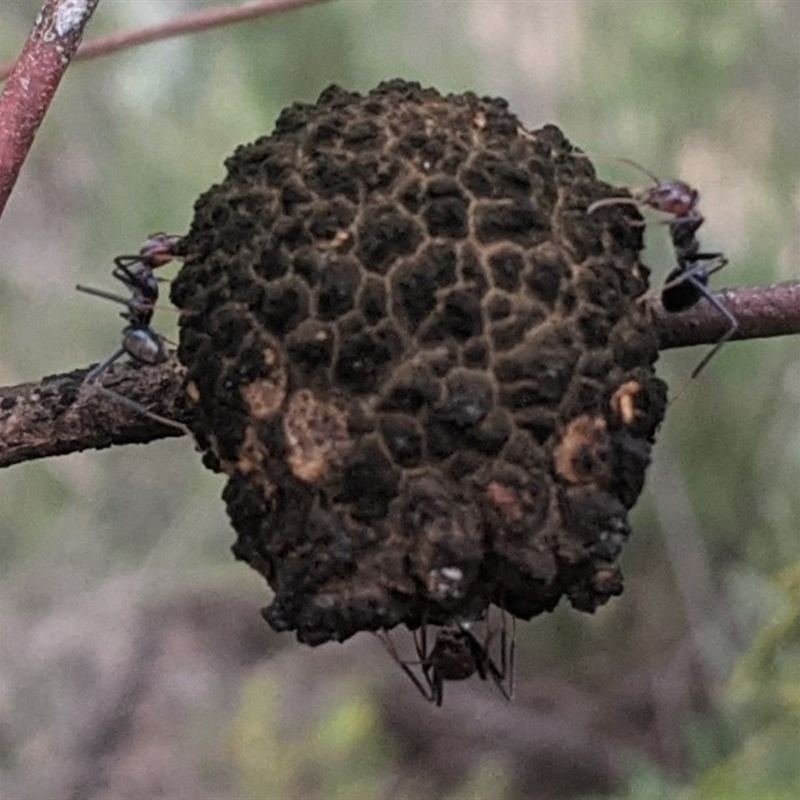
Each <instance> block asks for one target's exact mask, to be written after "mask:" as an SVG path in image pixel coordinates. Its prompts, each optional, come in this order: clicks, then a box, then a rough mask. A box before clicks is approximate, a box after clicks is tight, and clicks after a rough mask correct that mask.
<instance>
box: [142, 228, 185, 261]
mask: <svg viewBox="0 0 800 800" xmlns="http://www.w3.org/2000/svg"><path fill="white" fill-rule="evenodd" d="M181 238H182V237H181V236H172V235H170V234H168V233H154V234H152V236H150V238H149V239H148V240H147V241H146V242H145V243H144V244H143V245H142V247H141V249H140V250H139V257H140V258H141V261H142V262H143V263H145V264H147V265H148V266H149V267H151V268H152V269H156V268H157V267H163V266H164V264H169V262H170V261H172V260H174V258H175V248H176V247H177V245H178V243H179V242H180V241H181Z"/></svg>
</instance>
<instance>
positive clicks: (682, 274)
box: [661, 253, 728, 292]
mask: <svg viewBox="0 0 800 800" xmlns="http://www.w3.org/2000/svg"><path fill="white" fill-rule="evenodd" d="M715 259H716V261H717V263H716V264H713V265H712V266H710V267H705V266H703V265H702V264H696V265H695V266H693V267H690V268H689V269H687V270H680V269H676V270H675V272H677V275H675V277H674V278H672V280H669V281H667V282H666V283H665V284H664V285H663V286H662V287H661V291H662V292H664V291H666V290H667V289H674V288H675V287H676V286H680V284H682V283H685V282H686V281H688V280H689V278H690V277H694V278H695V281H699V282H700V283H703V285H705V281H707V280H708V279H709V278H710V277H711V276H712V275H713V274H714V273H715V272H719V271H720V270H721V269H722V268H723V267H726V266H727V265H728V259H727V258H725V256H724V255H722V253H695V254H694V255H693V256H692V257H691V260H692V261H713V260H715ZM691 283H692V286H694V285H695V282H694V281H691Z"/></svg>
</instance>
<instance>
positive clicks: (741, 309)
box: [0, 281, 800, 467]
mask: <svg viewBox="0 0 800 800" xmlns="http://www.w3.org/2000/svg"><path fill="white" fill-rule="evenodd" d="M718 297H719V298H720V299H721V300H722V301H723V302H724V303H725V304H726V305H727V306H728V308H730V309H731V311H732V312H733V313H734V315H735V316H736V318H737V319H738V321H739V330H738V331H737V332H736V334H735V336H734V337H733V339H739V340H742V339H762V338H768V337H773V336H790V335H797V334H800V281H794V282H787V283H779V284H775V285H773V286H767V287H745V288H741V289H726V290H723V291H722V292H719V293H718ZM649 306H650V308H651V310H652V314H653V319H654V321H655V324H656V328H657V330H658V336H659V342H660V347H661V349H662V350H667V349H672V348H677V347H690V346H693V345H699V344H714V343H715V342H716V341H717V340H718V339H719V337H720V336H721V335H722V333H724V331H725V329H726V323H725V320H724V319H723V318H722V317H721V316H720V314H719V313H718V312H717V311H716V309H714V308H713V307H711V306H710V305H709V304H708V303H703V302H701V303H698V304H697V305H696V306H695V307H694V308H692V309H691V310H690V311H687V312H684V313H681V314H668V313H667V312H665V311H664V309H663V308H662V307H661V303H660V302H659V300H658V299H657V298H653V299H651V300H650V301H649ZM87 371H88V370H87V369H81V370H75V371H73V372H68V373H64V374H61V375H52V376H49V377H46V378H43V379H42V380H41V381H39V382H37V383H26V384H22V385H20V386H9V387H6V388H2V387H0V467H7V466H10V465H12V464H18V463H20V462H22V461H32V460H34V459H37V458H45V457H48V456H54V455H63V454H66V453H74V452H78V451H81V450H88V449H92V448H104V447H110V446H111V445H116V444H132V443H145V442H150V441H153V440H155V439H164V438H167V437H170V436H180V432H179V431H177V430H176V429H174V428H170V427H166V426H164V425H161V424H159V423H158V422H156V421H154V420H151V419H149V418H148V417H145V416H143V415H141V414H137V413H136V412H132V411H130V410H129V409H128V408H126V407H125V406H123V405H121V404H120V403H118V402H115V401H114V400H111V399H109V398H107V397H102V396H99V395H97V394H93V393H92V392H91V390H87V389H84V390H83V391H81V382H82V380H83V378H84V376H85V375H86V373H87ZM182 377H183V373H182V369H181V367H180V366H179V365H178V364H177V362H176V361H175V360H174V359H171V360H170V361H168V362H167V363H166V364H163V365H161V366H158V367H141V366H136V365H133V364H127V365H125V364H122V365H118V366H116V367H114V368H113V369H111V370H109V373H108V375H107V377H106V379H105V380H104V382H103V383H104V386H106V387H107V388H110V389H113V391H115V392H117V393H118V394H121V395H123V396H124V397H128V398H130V399H132V400H135V401H137V402H139V403H142V404H143V405H145V406H146V407H147V408H148V409H149V410H150V411H152V412H153V413H156V414H159V415H160V416H162V417H167V418H169V419H174V420H176V421H179V422H184V423H185V422H187V415H186V412H185V410H183V408H182V406H181V397H182V387H181V381H182Z"/></svg>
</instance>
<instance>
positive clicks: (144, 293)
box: [75, 233, 187, 433]
mask: <svg viewBox="0 0 800 800" xmlns="http://www.w3.org/2000/svg"><path fill="white" fill-rule="evenodd" d="M180 241H181V237H180V236H172V235H169V234H166V233H156V234H153V235H152V236H151V237H150V238H149V239H148V240H147V241H146V242H145V243H144V244H143V245H142V247H141V249H140V250H139V253H138V254H136V255H122V256H117V257H116V258H115V259H114V269H113V270H112V273H111V274H112V275H113V276H114V277H115V278H116V279H117V280H118V281H120V282H121V283H123V284H124V285H125V286H126V287H127V289H128V290H129V291H130V292H131V296H130V297H123V296H122V295H118V294H113V293H112V292H107V291H105V290H103V289H95V288H94V287H92V286H82V285H80V284H78V286H76V287H75V288H76V289H77V290H78V291H79V292H85V293H86V294H91V295H94V296H95V297H102V298H104V299H105V300H111V301H113V302H115V303H121V304H122V305H124V306H125V310H124V311H122V312H121V313H120V316H121V317H122V318H123V319H125V320H127V323H128V324H127V325H126V326H125V328H124V329H123V331H122V342H121V344H120V347H119V348H118V349H117V350H115V351H114V353H112V355H110V356H109V357H108V358H107V359H106V360H105V361H102V362H101V363H99V364H97V365H96V366H95V367H93V368H92V369H91V370H90V371H89V372H88V373H87V374H86V376H85V378H84V379H83V384H82V388H84V387H86V388H89V387H90V388H91V389H92V391H94V392H97V393H98V394H102V395H104V396H105V397H108V398H110V399H112V400H114V401H116V402H118V403H120V404H122V405H124V406H126V407H127V408H130V409H132V410H133V411H136V412H138V413H139V414H142V415H144V416H146V417H149V418H150V419H153V420H156V422H160V423H161V424H163V425H169V426H170V427H172V428H177V429H178V430H180V431H181V432H182V433H186V432H187V431H186V427H185V426H183V425H181V424H180V423H179V422H175V420H171V419H168V418H167V417H162V416H160V415H159V414H154V413H153V412H152V411H148V410H147V409H146V408H145V407H144V406H143V405H141V404H140V403H137V402H136V401H135V400H131V399H130V398H128V397H125V396H123V395H121V394H118V393H117V392H115V391H113V390H112V389H107V388H106V387H105V386H103V385H102V384H101V383H100V378H101V377H102V375H103V374H104V373H105V372H107V371H108V369H109V368H110V367H111V365H112V364H114V363H115V362H116V361H118V360H119V359H120V358H122V356H124V355H126V354H127V355H129V356H130V357H131V358H132V359H133V360H134V361H138V362H139V363H140V364H147V365H156V364H163V363H164V362H165V361H166V360H167V350H166V347H165V340H164V338H163V337H162V336H160V335H159V334H158V333H156V332H155V331H154V330H153V329H152V328H151V327H150V321H151V320H152V318H153V314H154V312H155V307H156V303H157V302H158V294H159V291H158V284H159V279H158V278H157V277H156V276H155V275H154V273H153V270H155V269H158V267H162V266H164V265H165V264H168V263H169V262H170V261H173V260H174V259H176V258H179V257H180V256H179V255H178V253H177V246H178V244H179V243H180Z"/></svg>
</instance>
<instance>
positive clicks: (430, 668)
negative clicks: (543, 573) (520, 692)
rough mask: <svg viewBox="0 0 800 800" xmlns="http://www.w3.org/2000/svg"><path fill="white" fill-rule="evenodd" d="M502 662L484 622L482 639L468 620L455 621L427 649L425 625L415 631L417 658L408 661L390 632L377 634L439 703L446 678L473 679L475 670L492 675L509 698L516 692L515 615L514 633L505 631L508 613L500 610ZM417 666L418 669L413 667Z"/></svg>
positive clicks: (426, 695)
mask: <svg viewBox="0 0 800 800" xmlns="http://www.w3.org/2000/svg"><path fill="white" fill-rule="evenodd" d="M501 614H502V626H501V628H500V665H499V666H498V665H497V664H495V662H494V660H493V659H492V657H491V655H490V654H489V647H490V645H491V640H492V638H493V637H494V634H495V633H496V631H492V630H491V629H490V627H489V622H488V611H487V621H486V622H485V627H486V634H485V636H484V641H483V642H480V641H478V639H477V638H476V636H475V634H474V633H472V631H471V630H470V623H469V622H452V623H450V624H449V625H445V626H444V627H442V628H439V630H438V631H437V633H436V637H435V639H434V642H433V646H432V647H431V648H430V649H428V626H427V625H425V624H423V625H421V626H420V627H419V628H418V629H417V630H415V631H414V632H413V636H414V647H415V649H416V653H417V660H415V661H406V660H404V659H403V658H401V657H400V655H399V654H398V652H397V650H396V648H395V646H394V642H392V640H391V639H390V638H389V635H388V634H387V633H385V632H384V633H383V634H377V636H378V638H380V640H381V641H382V642H383V644H384V646H385V647H386V650H387V652H388V653H389V655H390V656H391V657H392V658H393V659H394V660H395V661H396V662H397V663H398V664H399V665H400V667H401V668H402V670H403V672H405V673H406V675H408V677H409V678H410V679H411V682H412V683H413V684H414V686H416V687H417V689H418V690H419V692H420V694H421V695H422V696H423V697H424V698H425V699H426V700H428V701H429V702H431V703H435V704H436V705H437V706H441V705H442V701H443V699H444V683H445V681H461V680H465V679H467V678H471V677H472V676H473V675H474V674H475V673H476V672H477V673H478V676H479V677H480V679H481V680H484V681H485V680H487V679H488V678H491V679H492V680H493V681H494V683H495V685H496V686H497V688H498V689H499V690H500V693H501V694H502V695H503V697H505V699H506V700H510V699H511V695H512V694H513V692H514V649H515V638H514V637H515V630H514V618H513V617H512V621H511V635H510V636H508V634H507V630H506V612H505V611H501ZM413 666H416V667H418V670H417V671H416V672H415V671H414V670H413V669H412V667H413Z"/></svg>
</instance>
